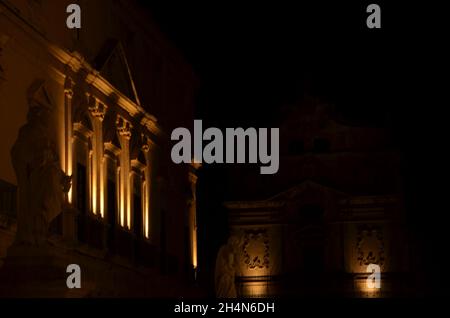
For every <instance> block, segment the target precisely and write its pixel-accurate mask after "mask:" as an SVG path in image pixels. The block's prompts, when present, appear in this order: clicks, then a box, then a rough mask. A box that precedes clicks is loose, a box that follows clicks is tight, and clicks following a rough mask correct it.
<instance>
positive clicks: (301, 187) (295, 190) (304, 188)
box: [268, 180, 348, 201]
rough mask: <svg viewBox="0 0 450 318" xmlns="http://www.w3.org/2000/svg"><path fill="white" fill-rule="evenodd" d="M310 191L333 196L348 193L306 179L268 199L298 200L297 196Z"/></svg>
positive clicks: (343, 195)
mask: <svg viewBox="0 0 450 318" xmlns="http://www.w3.org/2000/svg"><path fill="white" fill-rule="evenodd" d="M309 193H315V194H320V193H321V194H330V195H333V196H342V197H346V196H348V194H346V193H344V192H342V191H339V190H336V189H333V188H331V187H328V186H325V185H322V184H320V183H317V182H314V181H311V180H306V181H304V182H302V183H300V184H298V185H296V186H293V187H292V188H290V189H288V190H286V191H283V192H281V193H279V194H277V195H275V196H273V197H271V198H270V199H269V200H268V201H292V200H296V198H299V197H301V196H304V195H305V194H309Z"/></svg>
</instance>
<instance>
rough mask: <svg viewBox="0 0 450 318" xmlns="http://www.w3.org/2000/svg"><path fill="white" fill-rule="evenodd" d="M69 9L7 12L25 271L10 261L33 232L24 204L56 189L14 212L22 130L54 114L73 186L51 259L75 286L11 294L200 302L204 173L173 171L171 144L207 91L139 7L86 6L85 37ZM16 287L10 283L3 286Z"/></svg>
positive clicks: (3, 39)
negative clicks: (194, 297) (35, 118)
mask: <svg viewBox="0 0 450 318" xmlns="http://www.w3.org/2000/svg"><path fill="white" fill-rule="evenodd" d="M69 4H70V1H36V0H17V1H1V2H0V121H1V124H0V127H1V128H0V129H1V132H0V133H1V135H2V136H3V137H2V142H1V143H0V152H1V154H2V155H1V159H0V160H1V163H0V266H2V265H3V270H4V271H8V270H9V269H8V268H9V267H11V266H13V265H14V264H15V263H14V262H17V259H12V260H11V259H10V255H9V254H14V253H12V252H11V248H12V246H14V242H15V239H16V233H21V227H23V224H25V223H26V222H23V220H22V221H21V218H22V219H23V218H24V217H25V218H26V216H23V215H20V211H22V210H23V203H24V202H25V201H27V200H29V196H33V195H34V196H38V193H39V191H38V189H39V188H40V187H47V186H48V184H46V183H45V182H44V181H43V183H42V184H40V185H39V184H38V185H36V186H34V190H33V189H32V190H30V191H29V193H28V194H23V193H21V192H20V193H19V194H21V195H19V199H18V201H16V200H15V198H16V196H18V194H17V192H18V190H17V186H18V182H19V177H18V176H17V173H16V172H17V171H15V170H14V167H15V166H14V163H15V162H13V160H12V159H11V156H10V153H11V149H12V148H13V145H14V144H15V143H16V140H18V136H19V130H20V129H21V127H24V125H26V124H27V122H28V125H30V124H29V123H30V117H31V115H30V114H31V113H32V112H33V109H41V108H42V109H46V111H48V114H49V118H48V122H46V123H47V124H46V125H44V126H45V129H43V131H44V130H45V132H43V134H44V135H45V136H46V138H47V139H45V140H48V142H47V141H46V143H48V144H49V145H50V144H51V145H52V146H48V147H52V149H54V150H55V153H56V156H55V157H56V158H57V162H58V164H59V168H60V169H61V171H62V172H63V174H64V175H66V176H67V177H70V180H71V186H70V189H67V190H68V191H66V192H65V193H64V195H63V197H62V201H63V204H62V207H63V208H62V210H61V213H59V214H58V215H57V216H56V217H55V218H52V219H51V222H49V224H48V226H49V229H48V230H49V239H48V241H49V244H50V246H52V247H51V248H49V247H47V249H48V251H46V253H47V254H45V255H46V256H45V257H48V259H49V264H51V266H50V265H49V266H50V268H53V269H54V271H55V273H56V272H58V273H62V274H63V275H62V276H61V275H60V274H55V275H56V276H52V275H53V274H50V276H49V278H48V284H46V285H48V288H46V287H39V288H38V287H37V285H38V283H42V282H36V284H35V286H34V285H33V283H30V284H29V286H28V287H23V288H17V290H16V291H15V294H14V295H13V294H10V291H11V290H9V291H8V290H5V288H2V290H1V292H2V295H6V296H18V297H20V296H31V297H35V296H37V297H39V296H51V297H59V296H67V297H70V296H125V297H126V296H177V295H178V294H180V293H183V292H186V291H188V290H189V292H190V293H191V292H192V291H191V290H190V289H189V288H190V283H189V282H190V281H192V280H193V279H195V271H196V269H197V241H196V240H197V237H196V216H195V214H196V196H195V191H196V179H197V177H196V169H197V168H198V167H196V166H194V165H191V166H189V165H184V166H181V165H179V166H178V165H175V164H173V163H172V161H171V160H170V146H169V141H170V140H169V138H170V131H171V130H172V129H173V128H174V127H179V126H185V127H189V126H190V125H192V122H193V116H194V103H195V94H196V90H197V88H198V80H197V78H196V76H195V75H194V73H193V71H192V69H191V67H190V66H189V64H188V63H186V62H185V61H184V59H183V58H182V56H181V55H180V54H179V53H178V51H177V50H176V49H175V48H174V47H173V46H172V45H171V44H170V43H169V42H168V41H167V40H166V39H165V38H164V37H163V36H162V35H161V33H160V32H159V31H158V29H157V27H156V26H154V25H152V24H151V23H149V22H148V21H150V20H149V19H150V17H148V16H146V15H145V13H143V12H141V11H140V10H139V7H138V5H137V4H136V3H134V2H129V1H107V0H105V1H82V3H81V7H82V14H83V16H82V19H83V20H82V28H81V29H73V30H71V29H68V28H66V23H65V19H66V16H67V14H66V13H65V12H66V10H65V9H66V7H67V6H68V5H69ZM41 124H42V123H41ZM38 134H40V133H38ZM31 135H32V134H31ZM37 137H39V136H37ZM32 155H33V154H31V156H32ZM17 156H18V157H17V158H19V159H20V160H23V161H24V162H26V161H27V160H28V159H29V158H22V157H20V154H19V155H17ZM17 160H18V159H16V160H15V161H17ZM20 160H19V161H20ZM17 202H18V203H17ZM33 224H34V223H33ZM33 224H31V225H28V226H31V227H32V228H31V231H32V230H33V226H35V224H34V225H33ZM8 251H9V252H8ZM32 254H33V252H29V253H28V254H26V253H25V254H24V255H22V256H24V257H25V256H26V255H28V256H29V257H31V256H30V255H32ZM28 256H27V257H28ZM11 262H12V263H11ZM9 263H11V264H9ZM71 263H76V264H78V265H80V267H81V269H82V273H83V288H82V289H80V290H75V291H74V290H67V287H66V286H65V280H64V277H65V272H64V270H62V271H61V268H63V269H65V267H66V266H67V265H68V264H71ZM8 264H9V265H8ZM30 264H31V265H30V266H32V264H33V262H31V263H30ZM36 264H40V263H39V261H38V260H37V263H36ZM40 265H42V264H40ZM44 265H45V264H44ZM8 266H9V267H8ZM36 266H38V267H39V265H36ZM5 268H7V269H5ZM33 270H34V269H33ZM33 270H32V271H33ZM0 271H1V267H0ZM50 271H51V270H50ZM18 275H19V274H18ZM5 276H11V275H8V274H5V275H3V276H2V275H0V278H4V277H5ZM13 276H14V275H13ZM44 276H45V275H44ZM27 279H28V278H27ZM169 281H170V283H169ZM61 282H63V283H62V286H61V284H60V283H61ZM45 283H47V281H45ZM8 284H9V285H7V284H6V283H5V284H0V285H2V286H3V287H4V286H10V287H11V286H12V287H14V286H15V285H14V284H15V281H14V279H13V280H12V281H8ZM17 284H18V283H17ZM58 284H59V285H58ZM41 285H42V284H41ZM44 285H45V284H44ZM155 286H158V288H156V287H155Z"/></svg>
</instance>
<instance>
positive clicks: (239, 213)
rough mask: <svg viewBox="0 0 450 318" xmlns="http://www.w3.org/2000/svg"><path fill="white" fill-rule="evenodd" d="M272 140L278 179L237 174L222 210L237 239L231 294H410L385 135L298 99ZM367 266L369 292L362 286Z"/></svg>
mask: <svg viewBox="0 0 450 318" xmlns="http://www.w3.org/2000/svg"><path fill="white" fill-rule="evenodd" d="M280 140H281V144H280V151H281V154H282V155H281V159H280V171H279V173H278V174H277V175H276V176H274V177H272V178H266V177H264V176H258V175H256V174H253V175H251V176H250V177H248V176H246V170H245V169H242V171H239V172H238V173H237V174H236V176H239V177H237V178H235V180H239V183H237V184H234V186H235V188H236V189H237V190H236V200H233V201H228V202H226V203H225V207H226V208H227V210H228V212H229V224H230V231H231V233H230V235H232V236H238V237H241V238H242V240H243V245H242V248H241V249H240V250H239V251H238V252H237V258H239V265H238V269H237V281H236V289H237V293H238V294H239V295H240V296H244V297H270V296H275V297H279V296H287V297H399V296H405V295H411V292H412V291H413V290H414V287H413V286H415V284H416V283H417V280H416V277H415V274H414V269H413V266H412V264H413V263H414V262H413V258H412V255H413V252H412V248H411V245H410V244H409V242H410V240H409V239H410V237H409V233H408V231H407V227H406V226H405V206H404V200H403V194H402V193H403V185H402V179H401V176H400V159H401V158H400V154H399V152H398V151H397V150H396V149H395V147H393V146H392V143H391V139H390V135H389V131H388V130H387V129H386V128H383V127H382V126H369V125H362V124H360V123H358V124H355V123H354V122H350V121H348V120H345V118H344V117H343V116H340V115H339V113H338V112H336V111H334V108H333V107H332V106H331V105H328V104H326V103H324V102H322V101H320V100H318V99H316V98H314V97H311V96H309V95H306V96H305V97H304V98H303V99H301V100H300V101H299V102H298V103H297V104H295V105H293V106H289V107H286V109H285V113H284V116H282V119H281V121H280ZM236 176H235V177H236ZM247 182H248V183H247ZM250 184H252V185H255V184H256V185H257V186H256V188H255V187H251V186H250ZM374 265H375V267H377V268H379V270H380V281H379V285H378V286H377V285H375V284H373V280H370V283H368V278H369V276H371V275H372V274H373V273H374V271H373V268H374ZM378 287H379V288H378Z"/></svg>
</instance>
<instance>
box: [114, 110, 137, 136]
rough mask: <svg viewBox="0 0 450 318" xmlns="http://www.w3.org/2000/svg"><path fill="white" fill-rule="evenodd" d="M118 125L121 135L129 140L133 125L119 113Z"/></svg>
mask: <svg viewBox="0 0 450 318" xmlns="http://www.w3.org/2000/svg"><path fill="white" fill-rule="evenodd" d="M116 126H117V132H118V133H119V135H121V136H123V137H125V138H126V139H128V140H129V139H130V138H131V129H132V128H133V125H131V123H130V122H129V121H127V120H126V119H125V118H123V117H122V116H120V115H117V119H116Z"/></svg>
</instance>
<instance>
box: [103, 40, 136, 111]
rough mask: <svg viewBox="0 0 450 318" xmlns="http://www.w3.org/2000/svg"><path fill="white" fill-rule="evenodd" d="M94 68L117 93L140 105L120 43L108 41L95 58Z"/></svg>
mask: <svg viewBox="0 0 450 318" xmlns="http://www.w3.org/2000/svg"><path fill="white" fill-rule="evenodd" d="M94 67H95V68H96V69H97V70H98V71H99V72H100V75H101V76H102V77H103V78H105V79H106V80H107V81H108V82H109V83H110V84H111V85H113V86H114V87H115V88H116V89H117V90H118V91H120V92H121V93H122V94H124V95H125V96H127V97H128V98H129V99H130V100H132V101H133V102H135V103H136V104H138V105H140V101H139V97H138V94H137V91H136V86H135V84H134V81H133V77H132V75H131V69H130V66H129V63H128V60H127V58H126V54H125V51H124V49H123V46H122V44H121V42H120V41H117V40H112V39H111V40H108V41H107V42H106V43H105V45H104V46H103V48H102V50H101V51H100V53H99V54H98V55H97V57H96V58H95V60H94Z"/></svg>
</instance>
